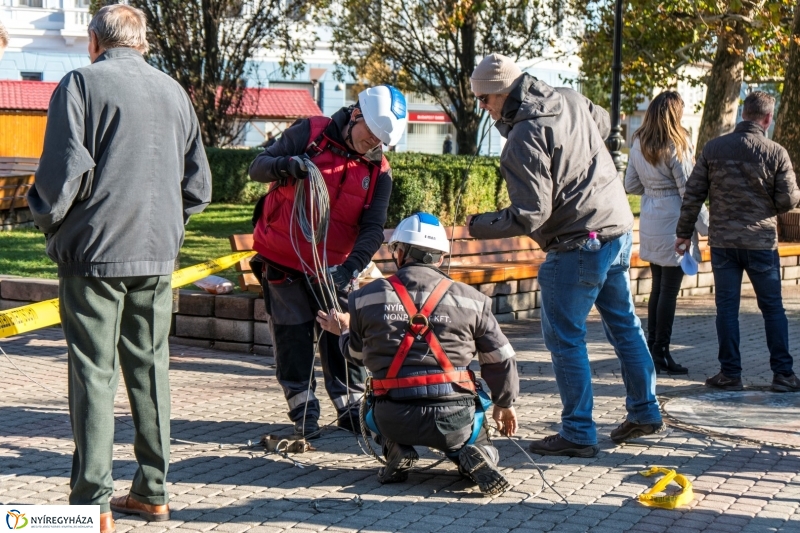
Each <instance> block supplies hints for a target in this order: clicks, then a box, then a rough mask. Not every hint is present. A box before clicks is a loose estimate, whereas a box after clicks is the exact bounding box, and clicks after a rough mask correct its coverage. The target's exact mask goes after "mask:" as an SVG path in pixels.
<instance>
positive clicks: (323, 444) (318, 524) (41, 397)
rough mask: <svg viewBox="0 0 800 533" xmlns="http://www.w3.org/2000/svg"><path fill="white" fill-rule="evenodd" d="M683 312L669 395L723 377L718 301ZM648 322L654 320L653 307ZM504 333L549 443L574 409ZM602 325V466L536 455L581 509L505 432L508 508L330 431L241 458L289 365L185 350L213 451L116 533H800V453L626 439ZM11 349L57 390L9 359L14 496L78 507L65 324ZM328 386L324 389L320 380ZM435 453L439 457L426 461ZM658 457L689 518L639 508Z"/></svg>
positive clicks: (750, 341)
mask: <svg viewBox="0 0 800 533" xmlns="http://www.w3.org/2000/svg"><path fill="white" fill-rule="evenodd" d="M785 296H786V305H787V312H788V313H789V320H790V322H789V323H790V335H791V345H792V346H795V347H797V346H800V342H799V341H800V338H799V337H800V335H798V326H800V292H796V291H793V292H792V293H791V294H785ZM678 313H679V316H678V317H677V318H676V323H675V333H674V336H673V354H674V356H675V358H676V360H677V361H679V362H680V363H682V364H684V365H686V366H688V367H689V369H690V373H689V375H688V376H686V377H681V378H674V377H668V376H664V375H661V376H659V380H658V392H659V393H665V392H670V391H675V390H677V389H681V388H687V387H697V386H699V385H701V384H702V382H703V380H704V379H705V378H706V377H707V376H710V375H712V374H714V373H716V372H717V370H718V364H717V361H716V352H717V341H716V335H715V329H714V308H713V300H711V297H709V296H705V297H701V298H690V299H682V300H680V301H679V309H678ZM639 314H640V316H642V317H644V316H646V311H645V309H644V308H643V307H640V308H639ZM741 326H742V353H743V354H744V355H743V367H744V380H745V385H750V386H765V385H768V384H769V383H770V381H771V379H772V374H771V372H770V370H769V364H768V353H767V351H766V344H765V340H764V333H763V322H762V320H761V316H760V314H759V313H758V311H757V307H756V305H755V300H754V299H753V298H752V297H749V298H745V299H744V300H743V303H742V317H741ZM503 328H504V330H505V331H506V333H507V334H508V336H509V338H510V339H511V342H512V344H513V345H514V347H515V348H516V350H517V354H518V359H519V369H520V382H521V383H520V385H521V391H522V394H521V397H520V399H519V400H518V402H517V404H516V408H517V412H518V414H519V416H520V425H521V430H520V435H519V441H520V443H521V444H522V445H523V446H526V445H527V442H528V441H530V440H531V439H532V438H540V437H542V436H544V435H547V434H550V433H552V432H554V431H556V430H557V428H558V424H559V416H560V412H561V402H560V400H559V396H558V390H557V388H556V384H555V381H554V378H553V371H552V367H551V364H550V355H549V353H548V352H547V351H546V349H545V347H544V344H543V341H542V336H541V330H540V324H539V322H538V321H536V320H530V321H519V322H515V323H512V324H507V325H504V326H503ZM588 328H589V336H588V340H589V343H590V346H589V351H590V355H591V360H592V368H593V372H594V381H593V386H594V397H595V406H594V415H595V420H596V421H597V423H598V428H599V431H600V439H601V440H600V443H599V444H600V453H599V454H598V455H597V457H595V458H592V459H575V458H560V457H556V458H553V457H550V458H547V457H545V458H540V457H539V456H533V457H534V459H536V461H537V462H538V464H539V465H540V466H541V467H542V469H543V470H544V472H545V476H546V478H547V480H548V481H549V482H550V483H552V484H554V486H555V487H556V488H557V489H558V490H559V491H560V492H561V493H563V494H564V495H565V496H566V498H567V501H568V503H567V504H566V505H563V504H561V505H560V504H559V502H558V500H559V499H558V497H557V496H556V495H555V494H554V493H553V492H552V491H550V490H545V491H543V492H541V493H539V491H540V489H541V478H540V477H539V474H538V473H537V471H536V470H535V469H534V468H533V466H531V465H530V464H526V461H527V459H526V458H525V456H524V455H523V454H522V453H521V452H520V451H519V449H518V448H516V447H515V446H514V445H513V444H512V443H511V442H509V441H508V440H506V439H499V440H497V446H498V448H499V449H500V453H501V456H502V459H501V466H502V467H503V468H504V472H505V473H506V476H507V477H508V478H509V481H510V482H511V485H512V488H511V490H509V491H508V492H506V493H505V494H503V495H501V496H499V497H495V498H484V497H482V496H481V495H480V493H479V492H478V490H477V488H476V487H474V486H471V485H470V484H469V483H467V482H466V481H464V480H462V479H461V478H460V477H459V476H458V474H457V472H456V470H455V468H453V467H452V466H449V465H448V464H442V465H438V466H436V467H434V468H431V469H428V470H423V471H417V472H413V473H412V474H411V476H410V477H409V480H408V482H406V483H401V484H394V485H383V486H382V485H380V484H379V483H378V481H377V479H376V476H375V474H376V471H377V467H378V464H377V463H376V462H375V461H374V460H373V459H371V458H369V457H367V456H366V455H364V454H363V453H361V451H360V450H359V448H358V446H357V444H356V442H355V439H354V437H353V436H352V435H350V434H349V433H346V432H344V431H336V430H332V429H331V430H327V431H326V432H325V433H323V435H322V438H320V439H319V440H317V441H314V446H315V447H316V450H315V451H312V452H310V453H305V454H301V455H295V456H294V458H295V459H296V460H298V461H301V462H302V466H303V467H302V468H301V467H300V466H296V465H294V464H292V462H291V461H289V460H287V459H285V458H283V457H281V456H278V455H265V454H264V453H263V452H262V451H261V450H260V449H258V448H252V449H243V450H242V449H240V447H239V445H241V444H244V443H246V442H247V441H248V440H251V441H254V442H255V441H257V440H258V439H259V438H260V436H261V435H264V434H266V433H283V434H286V433H289V432H290V426H289V424H288V421H287V419H286V415H285V411H286V404H285V401H284V399H283V395H282V394H281V390H280V387H279V386H278V384H277V382H276V380H275V368H274V362H273V360H272V359H271V358H268V357H265V356H259V355H247V354H233V353H226V352H221V351H215V350H207V349H201V348H191V347H186V346H180V345H173V346H172V359H171V371H170V378H171V383H172V435H173V437H174V438H176V439H180V440H182V441H191V442H197V443H201V444H189V443H186V442H177V441H176V442H174V443H173V447H172V461H171V465H170V472H169V476H168V479H169V491H170V493H171V501H170V507H171V509H172V518H171V520H170V521H168V522H160V523H155V522H153V523H149V524H148V523H146V522H144V521H143V520H142V519H140V518H138V517H126V516H123V515H116V520H117V531H118V532H119V533H125V532H126V531H130V530H135V531H137V532H142V533H150V532H153V533H156V532H161V531H173V532H175V533H186V532H189V531H224V532H230V533H240V532H245V531H247V532H249V533H260V532H280V531H336V532H345V531H374V532H384V531H386V532H388V531H410V532H441V533H449V532H453V533H466V532H471V531H474V532H481V533H483V532H485V533H489V532H497V533H506V532H510V531H513V532H519V533H522V532H529V531H530V532H533V531H558V532H570V531H575V532H583V531H593V532H597V533H606V532H608V533H611V532H620V531H647V532H653V533H658V532H661V531H669V532H670V533H689V532H700V531H706V532H734V531H753V532H764V531H796V532H800V512H799V511H798V505H799V504H800V450H798V449H791V448H776V447H771V446H767V445H758V444H753V443H749V442H740V441H736V440H735V439H731V440H721V439H718V438H710V437H707V436H705V435H703V434H701V433H693V432H688V431H686V430H682V429H675V428H668V429H667V430H666V431H665V432H664V433H661V434H659V435H657V436H654V437H648V438H642V439H638V440H636V441H633V442H631V443H628V444H625V445H622V446H615V445H614V443H612V442H611V440H610V439H609V438H608V433H609V431H610V430H611V429H613V428H614V427H616V425H617V424H619V423H620V422H622V420H623V419H624V417H625V409H624V387H623V385H622V379H621V377H620V370H619V364H618V362H617V359H616V357H615V355H614V352H613V350H612V348H611V346H610V345H609V344H608V343H607V342H606V341H605V338H604V336H603V332H602V327H601V325H600V322H599V319H598V318H597V316H592V317H591V320H590V323H589V325H588ZM0 347H2V348H3V349H4V350H5V351H6V352H7V353H8V354H9V356H10V358H11V360H12V361H13V362H14V363H15V364H16V365H17V366H18V367H19V368H20V369H22V370H23V371H24V372H25V373H27V374H28V375H29V376H30V377H31V378H33V379H35V380H37V381H38V382H39V383H40V384H41V386H40V385H37V384H34V383H32V382H31V381H29V380H28V379H27V378H25V377H24V376H22V375H21V374H20V373H19V372H18V371H17V370H16V369H15V368H14V367H13V366H12V365H11V364H10V363H9V362H8V360H6V358H5V357H2V356H0V371H2V376H3V378H2V379H3V387H2V390H3V394H2V395H0V503H2V504H10V503H17V504H47V503H52V504H64V503H67V496H68V493H69V473H70V465H71V456H72V450H73V443H72V436H71V430H70V423H69V412H68V408H67V402H66V398H65V395H66V393H67V382H66V372H67V358H66V354H65V343H64V340H63V336H62V335H61V331H60V329H58V328H49V329H45V330H40V331H37V332H33V333H30V334H26V335H22V336H19V337H13V338H9V339H4V340H0ZM796 353H797V352H796ZM798 366H800V365H798ZM318 370H319V369H318ZM317 381H318V383H320V388H322V386H321V381H322V380H321V372H319V375H318V377H317ZM42 386H43V387H47V388H49V389H50V390H49V391H48V390H45V389H44V388H43V387H42ZM322 395H324V392H322ZM116 413H117V427H116V439H115V449H114V460H115V461H114V478H115V489H116V494H118V495H119V494H124V493H126V492H127V490H128V488H129V486H130V481H131V477H132V475H133V473H134V471H135V469H136V463H135V460H134V458H133V450H132V446H131V442H132V437H133V432H132V429H131V424H132V422H131V417H130V411H129V406H128V402H127V398H126V395H125V392H124V388H123V387H122V386H120V389H119V391H118V394H117V403H116ZM332 413H334V409H333V406H332V405H330V403H329V402H323V419H322V422H323V423H326V422H331V421H332V420H333V418H332ZM209 443H211V444H209ZM220 443H221V444H223V446H222V447H220V446H218V445H217V444H220ZM423 451H424V450H423ZM436 459H438V457H437V456H435V455H433V454H432V453H430V452H429V451H424V453H423V454H422V460H421V462H420V466H421V467H424V466H426V465H430V464H431V463H432V462H433V461H434V460H436ZM653 465H659V466H665V467H670V468H677V469H678V471H679V472H681V473H683V474H685V475H687V476H688V477H689V478H690V479H691V480H692V483H693V484H694V492H695V499H694V501H693V502H692V503H691V505H690V506H689V507H688V508H685V509H680V510H663V509H656V508H649V507H645V506H643V505H641V504H639V503H638V502H637V501H636V496H637V495H638V494H640V493H641V492H643V491H644V490H646V489H647V488H648V487H649V486H651V485H652V483H653V478H650V479H646V478H644V477H642V476H640V475H639V474H638V471H640V470H643V469H646V468H648V467H650V466H653ZM537 493H538V495H537Z"/></svg>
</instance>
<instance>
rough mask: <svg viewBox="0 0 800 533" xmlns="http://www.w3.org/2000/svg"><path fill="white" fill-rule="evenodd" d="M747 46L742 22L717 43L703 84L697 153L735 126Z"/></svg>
mask: <svg viewBox="0 0 800 533" xmlns="http://www.w3.org/2000/svg"><path fill="white" fill-rule="evenodd" d="M749 44H750V40H749V37H748V35H747V31H746V27H745V23H743V22H736V23H734V24H733V28H732V29H731V31H729V32H723V33H722V34H721V35H720V36H719V41H718V43H717V54H716V56H715V57H714V64H713V65H712V66H711V73H710V74H709V77H708V82H707V83H706V86H707V90H706V101H705V105H704V107H703V119H702V121H701V122H700V133H699V136H698V139H697V154H698V155H699V154H700V153H701V152H702V150H703V146H704V145H705V144H706V143H707V142H708V141H710V140H711V139H714V138H716V137H719V136H720V135H724V134H726V133H730V132H731V131H733V128H734V127H735V126H736V111H737V110H738V109H739V95H740V93H741V91H742V82H743V81H744V58H745V53H746V51H747V47H748V46H749Z"/></svg>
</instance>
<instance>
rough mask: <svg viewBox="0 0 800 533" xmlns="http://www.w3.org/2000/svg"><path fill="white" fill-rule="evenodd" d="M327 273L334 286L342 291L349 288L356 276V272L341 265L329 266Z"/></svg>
mask: <svg viewBox="0 0 800 533" xmlns="http://www.w3.org/2000/svg"><path fill="white" fill-rule="evenodd" d="M328 273H329V274H330V276H331V279H332V280H333V284H334V285H336V288H337V289H339V290H340V291H343V292H347V290H348V289H350V288H351V286H352V283H353V280H354V279H355V278H356V276H358V272H355V271H354V272H348V271H347V269H345V268H344V267H343V266H342V265H336V266H332V267H330V268H329V269H328Z"/></svg>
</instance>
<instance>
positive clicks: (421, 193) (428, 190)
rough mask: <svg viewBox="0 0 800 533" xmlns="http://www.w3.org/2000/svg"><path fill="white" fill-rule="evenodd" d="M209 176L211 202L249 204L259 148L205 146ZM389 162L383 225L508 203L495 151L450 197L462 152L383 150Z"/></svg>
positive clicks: (255, 188)
mask: <svg viewBox="0 0 800 533" xmlns="http://www.w3.org/2000/svg"><path fill="white" fill-rule="evenodd" d="M206 153H207V154H208V162H209V165H210V166H211V174H212V177H213V196H212V200H213V201H214V202H227V203H240V204H249V203H255V201H256V200H257V199H258V198H259V197H261V195H263V194H264V193H265V192H266V187H265V185H263V184H261V183H255V182H252V181H250V179H249V177H248V175H247V169H248V168H249V166H250V163H251V162H252V161H253V159H255V157H256V155H258V154H259V153H260V150H236V149H226V148H207V149H206ZM386 155H387V158H388V159H389V162H390V163H391V166H392V177H393V181H394V187H393V189H392V199H391V201H390V203H389V214H388V220H387V221H386V227H387V228H391V227H395V226H396V225H397V223H398V222H400V220H402V219H403V218H405V217H407V216H408V215H410V214H411V213H415V212H417V211H426V212H429V213H433V214H434V215H437V216H438V217H439V218H440V219H441V220H442V222H443V223H444V224H445V225H450V224H452V223H453V218H454V217H455V219H456V223H457V224H463V223H464V222H465V220H466V215H467V214H469V213H482V212H485V211H494V210H496V209H499V208H502V207H505V206H507V205H509V201H508V193H507V192H506V187H505V182H504V181H503V179H502V178H501V177H500V162H499V159H498V158H496V157H476V158H475V161H474V162H473V164H472V168H471V169H470V172H469V179H468V181H467V186H466V189H465V191H464V195H463V197H462V198H461V201H460V203H459V206H458V214H457V215H456V214H455V209H456V206H455V203H456V196H457V194H458V189H459V187H460V186H461V180H462V178H463V176H464V171H465V170H466V168H467V165H468V164H469V161H470V158H469V157H468V156H457V155H433V154H416V153H396V152H391V153H388V154H386Z"/></svg>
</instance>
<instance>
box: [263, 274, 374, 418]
mask: <svg viewBox="0 0 800 533" xmlns="http://www.w3.org/2000/svg"><path fill="white" fill-rule="evenodd" d="M261 286H262V289H263V291H264V305H265V307H266V311H267V314H268V315H269V318H270V320H269V325H270V332H271V333H272V342H273V348H274V350H275V366H276V369H277V371H276V374H277V378H278V383H280V385H281V387H282V388H283V394H284V397H285V398H286V402H287V403H288V404H289V412H288V415H289V419H290V420H291V421H292V422H299V421H302V420H303V419H304V417H305V419H307V420H316V419H318V418H319V414H320V406H319V400H318V399H317V397H316V395H315V394H314V392H315V390H316V388H317V382H316V380H315V379H314V375H313V373H312V369H313V368H314V339H315V337H317V336H318V338H319V341H318V345H319V355H320V361H321V362H322V373H323V376H324V379H325V390H326V391H327V392H328V396H329V397H330V399H331V401H332V402H333V405H334V407H336V413H337V415H338V416H341V417H343V418H344V417H346V416H347V415H348V411H349V414H350V416H352V417H353V420H355V421H357V420H358V409H359V403H360V401H361V396H362V395H363V393H364V381H365V380H366V372H365V371H364V369H363V368H360V367H358V366H355V365H348V364H346V362H345V359H344V356H343V355H342V352H341V350H340V349H339V337H338V336H336V335H332V334H330V333H327V332H323V331H321V329H320V328H319V326H318V324H317V322H316V317H317V311H318V310H320V309H322V306H325V307H328V306H329V305H330V302H326V301H325V299H324V298H323V296H322V294H321V292H320V287H319V286H318V285H316V284H310V283H309V282H308V281H307V280H306V279H305V277H297V278H292V277H290V276H287V275H286V274H285V273H283V272H281V271H279V270H277V269H275V268H273V267H271V266H267V268H266V272H265V273H264V275H263V277H262V279H261ZM336 296H337V298H338V300H339V305H340V306H341V307H342V309H345V310H346V309H347V297H346V295H345V294H344V293H341V292H338V293H337V295H336ZM325 311H326V312H327V311H329V310H328V309H326V310H325ZM348 385H349V387H350V390H349V391H348V388H347V387H348Z"/></svg>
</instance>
